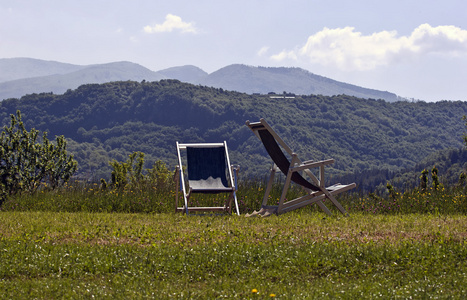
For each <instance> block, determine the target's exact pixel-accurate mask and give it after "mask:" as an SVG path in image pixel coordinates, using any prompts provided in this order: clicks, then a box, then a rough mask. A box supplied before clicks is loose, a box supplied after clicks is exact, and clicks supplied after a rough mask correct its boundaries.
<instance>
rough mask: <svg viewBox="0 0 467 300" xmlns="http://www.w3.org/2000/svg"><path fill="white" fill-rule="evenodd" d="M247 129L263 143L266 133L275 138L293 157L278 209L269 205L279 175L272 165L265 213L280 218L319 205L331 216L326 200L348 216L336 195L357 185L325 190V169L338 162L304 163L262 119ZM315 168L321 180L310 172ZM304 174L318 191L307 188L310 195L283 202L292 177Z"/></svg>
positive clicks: (286, 173) (285, 173) (266, 194)
mask: <svg viewBox="0 0 467 300" xmlns="http://www.w3.org/2000/svg"><path fill="white" fill-rule="evenodd" d="M246 125H247V126H248V127H249V128H250V129H251V130H252V131H253V132H254V134H255V135H256V136H257V137H258V138H259V139H260V140H261V141H262V139H261V136H260V134H259V131H260V130H267V131H268V132H269V133H270V134H271V135H272V136H273V137H274V139H275V140H276V142H277V143H278V145H280V146H281V147H282V148H283V149H284V150H285V151H286V152H287V153H288V154H289V155H290V156H291V157H292V159H291V161H290V166H289V169H288V170H287V171H286V172H284V175H286V179H285V182H284V187H283V189H282V194H281V198H280V200H279V204H278V205H277V206H270V205H267V201H268V197H269V193H270V192H271V188H272V184H273V182H274V176H275V173H276V165H275V163H274V164H273V167H272V169H271V174H270V176H269V181H268V184H267V187H266V191H265V195H264V198H263V202H262V208H266V209H274V208H275V209H276V213H277V214H281V213H285V212H288V211H291V210H294V209H297V208H300V207H303V206H306V205H309V204H313V203H316V204H317V205H318V206H319V207H320V208H321V209H322V210H323V211H324V212H325V213H327V214H328V215H330V214H331V212H330V211H329V209H328V208H327V207H326V206H325V205H324V203H323V200H324V199H325V198H328V199H329V200H330V201H331V202H332V203H333V204H334V206H336V207H337V209H338V210H339V211H340V212H341V213H342V214H344V215H347V212H346V211H345V209H344V208H343V207H342V205H341V204H340V203H339V202H338V201H337V200H336V199H335V195H337V194H339V193H342V192H345V191H348V190H350V189H353V188H355V187H356V185H355V183H352V184H348V185H340V184H336V185H333V186H331V187H328V188H326V187H325V174H324V170H325V166H326V165H330V164H332V163H334V162H335V161H334V159H327V160H323V161H316V162H315V161H304V162H302V161H301V160H300V159H299V158H298V156H297V155H296V154H295V153H294V152H293V151H292V149H291V148H290V147H288V145H287V144H286V143H285V142H284V141H283V140H282V139H281V138H280V137H279V136H278V135H277V133H276V132H275V131H274V130H273V129H272V128H271V126H269V124H268V123H267V122H266V121H265V120H264V119H261V120H260V121H259V122H251V123H250V122H249V121H247V122H246ZM265 146H266V145H265ZM281 157H282V156H281ZM313 168H318V169H319V174H318V177H317V176H315V175H314V174H313V172H312V171H311V169H313ZM301 172H304V173H305V174H307V175H308V177H309V178H310V179H311V181H312V183H313V185H315V186H316V187H318V188H316V187H315V186H311V185H309V184H307V185H308V186H310V187H312V188H313V189H316V190H310V189H308V188H306V187H305V189H306V190H307V191H308V194H307V195H305V196H302V197H299V198H296V199H293V200H290V201H287V202H284V201H285V197H286V195H287V192H288V190H289V188H290V185H291V183H292V177H293V176H292V174H294V173H301ZM294 176H295V175H294Z"/></svg>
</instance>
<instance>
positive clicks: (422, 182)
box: [420, 169, 428, 190]
mask: <svg viewBox="0 0 467 300" xmlns="http://www.w3.org/2000/svg"><path fill="white" fill-rule="evenodd" d="M427 174H428V171H427V170H426V169H423V171H422V175H421V176H420V187H421V188H422V190H426V188H427V186H428V177H427V176H426V175H427Z"/></svg>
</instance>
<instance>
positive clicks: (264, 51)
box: [257, 46, 269, 56]
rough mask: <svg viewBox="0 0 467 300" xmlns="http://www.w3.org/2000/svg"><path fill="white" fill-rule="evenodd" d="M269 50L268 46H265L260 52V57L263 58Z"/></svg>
mask: <svg viewBox="0 0 467 300" xmlns="http://www.w3.org/2000/svg"><path fill="white" fill-rule="evenodd" d="M268 50H269V47H268V46H264V47H262V48H261V49H259V50H258V53H257V54H258V56H263V55H265V54H266V53H267V52H268Z"/></svg>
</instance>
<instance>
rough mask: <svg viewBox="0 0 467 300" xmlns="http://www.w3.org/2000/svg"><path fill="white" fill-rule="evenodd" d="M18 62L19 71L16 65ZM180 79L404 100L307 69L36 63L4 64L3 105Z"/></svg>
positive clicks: (0, 62) (251, 89) (252, 89)
mask: <svg viewBox="0 0 467 300" xmlns="http://www.w3.org/2000/svg"><path fill="white" fill-rule="evenodd" d="M15 62H17V67H16V69H15V67H14V65H15ZM161 79H177V80H180V81H182V82H187V83H191V84H200V85H205V86H212V87H216V88H222V89H226V90H232V91H237V92H242V93H249V94H251V93H261V94H267V93H283V92H288V93H294V94H302V95H311V94H321V95H324V96H333V95H339V94H346V95H349V96H355V97H360V98H366V99H383V100H386V101H389V102H394V101H398V100H401V99H402V98H400V97H398V96H397V95H396V94H394V93H390V92H387V91H379V90H375V89H369V88H364V87H359V86H356V85H351V84H348V83H344V82H339V81H336V80H333V79H330V78H327V77H323V76H320V75H316V74H313V73H311V72H309V71H307V70H304V69H301V68H286V67H278V68H275V67H253V66H247V65H242V64H232V65H229V66H225V67H223V68H221V69H219V70H217V71H214V72H212V73H210V74H208V73H207V72H205V71H203V70H202V69H200V68H199V67H196V66H192V65H185V66H178V67H172V68H167V69H163V70H159V71H152V70H150V69H148V68H146V67H144V66H141V65H139V64H136V63H133V62H128V61H122V62H112V63H106V64H94V65H87V66H81V65H72V64H66V63H60V62H56V61H44V60H38V59H31V58H10V59H0V100H4V99H8V98H20V97H22V96H24V95H27V94H32V93H43V92H45V93H49V92H52V93H55V94H61V93H64V92H65V91H67V90H68V89H75V88H77V87H79V86H80V85H82V84H88V83H105V82H110V81H125V80H133V81H142V80H145V81H158V80H161Z"/></svg>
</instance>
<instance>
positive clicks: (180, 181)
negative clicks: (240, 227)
mask: <svg viewBox="0 0 467 300" xmlns="http://www.w3.org/2000/svg"><path fill="white" fill-rule="evenodd" d="M176 146H177V155H178V165H177V166H176V168H175V174H174V180H175V183H176V185H177V186H176V192H175V211H176V212H184V213H185V214H187V215H188V214H189V213H190V212H228V213H230V214H231V213H232V204H234V205H235V210H236V213H237V215H240V211H239V209H238V202H237V195H236V191H237V177H238V172H239V169H240V167H239V166H234V165H231V164H230V158H229V153H228V150H227V143H226V142H225V141H224V142H223V143H191V144H181V143H179V142H176ZM187 148H200V149H209V148H223V149H224V154H225V161H224V162H219V163H221V164H222V163H223V164H225V169H226V172H227V173H228V176H226V181H227V182H228V186H223V187H209V186H208V187H203V188H196V187H195V188H193V187H191V186H190V180H186V178H185V174H184V171H185V169H186V168H185V167H184V165H183V162H182V155H181V150H187ZM188 172H189V170H188ZM227 177H228V178H227ZM179 191H181V192H182V195H181V196H182V197H183V201H184V203H183V206H181V207H179V204H178V199H179V197H180V196H179ZM194 193H205V194H219V193H227V194H229V196H228V198H227V199H226V201H225V204H224V206H219V207H195V206H190V205H189V203H190V197H191V196H192V195H193V194H194Z"/></svg>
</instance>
